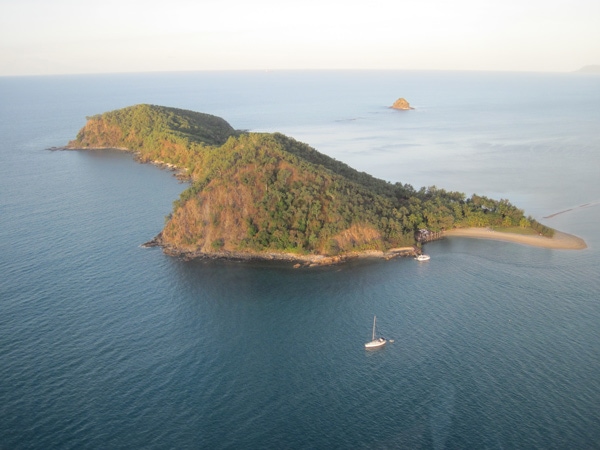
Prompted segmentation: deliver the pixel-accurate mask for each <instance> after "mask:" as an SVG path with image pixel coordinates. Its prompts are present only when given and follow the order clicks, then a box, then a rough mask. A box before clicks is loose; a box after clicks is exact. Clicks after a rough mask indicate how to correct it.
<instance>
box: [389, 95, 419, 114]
mask: <svg viewBox="0 0 600 450" xmlns="http://www.w3.org/2000/svg"><path fill="white" fill-rule="evenodd" d="M391 108H392V109H401V110H403V111H407V110H409V109H415V108H413V107H412V106H410V104H409V103H408V102H407V101H406V99H404V98H399V99H398V100H396V101H395V102H394V104H393V105H392V106H391Z"/></svg>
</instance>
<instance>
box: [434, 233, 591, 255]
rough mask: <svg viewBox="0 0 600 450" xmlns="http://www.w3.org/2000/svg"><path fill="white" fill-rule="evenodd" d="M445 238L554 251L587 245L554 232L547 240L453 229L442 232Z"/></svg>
mask: <svg viewBox="0 0 600 450" xmlns="http://www.w3.org/2000/svg"><path fill="white" fill-rule="evenodd" d="M443 236H445V237H453V236H456V237H466V238H474V239H490V240H494V241H503V242H514V243H516V244H523V245H530V246H533V247H543V248H550V249H555V250H583V249H585V248H587V244H586V243H585V241H584V240H583V239H581V238H580V237H577V236H574V235H572V234H568V233H563V232H561V231H555V232H554V236H553V237H551V238H549V237H546V236H540V235H523V234H515V233H503V232H501V231H494V230H492V229H490V228H455V229H452V230H449V231H444V234H443Z"/></svg>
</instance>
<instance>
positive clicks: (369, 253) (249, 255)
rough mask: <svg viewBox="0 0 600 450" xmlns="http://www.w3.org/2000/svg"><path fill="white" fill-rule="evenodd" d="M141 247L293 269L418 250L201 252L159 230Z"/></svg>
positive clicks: (404, 254)
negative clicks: (186, 247)
mask: <svg viewBox="0 0 600 450" xmlns="http://www.w3.org/2000/svg"><path fill="white" fill-rule="evenodd" d="M142 247H145V248H147V247H161V248H162V250H163V252H164V253H165V254H166V255H169V256H173V257H177V258H181V259H183V260H185V261H191V260H193V259H214V260H219V259H220V260H228V261H244V262H251V261H279V262H282V263H289V264H292V265H293V267H294V268H300V267H321V266H332V265H336V264H342V263H345V262H348V261H351V260H355V259H366V258H375V259H385V260H389V259H393V258H397V257H409V256H416V255H418V254H420V253H421V251H420V249H419V248H418V247H417V246H411V247H400V248H392V249H390V250H387V251H379V250H365V251H362V252H350V253H345V254H342V255H335V256H327V255H299V254H295V253H283V252H259V253H257V252H241V251H237V252H232V251H226V250H222V251H218V252H210V253H207V252H202V251H194V250H191V251H190V250H182V249H179V248H176V247H174V246H171V245H168V244H165V243H163V242H162V237H161V234H160V233H159V234H158V235H157V236H155V237H154V238H153V239H152V240H150V241H148V242H145V243H144V244H142Z"/></svg>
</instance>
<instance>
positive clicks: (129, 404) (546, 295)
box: [0, 72, 600, 449]
mask: <svg viewBox="0 0 600 450" xmlns="http://www.w3.org/2000/svg"><path fill="white" fill-rule="evenodd" d="M398 97H405V98H406V99H407V100H408V101H409V102H410V103H411V105H412V106H414V107H415V108H416V109H415V110H413V111H408V112H403V111H394V110H391V109H389V108H388V106H389V105H391V104H392V103H393V101H394V100H396V99H397V98H398ZM136 103H154V104H161V105H166V106H174V107H179V108H187V109H192V110H196V111H201V112H207V113H211V114H216V115H219V116H221V117H223V118H225V119H226V120H228V121H229V122H230V123H231V124H232V125H233V126H234V127H235V128H238V129H249V130H254V131H280V132H283V133H285V134H288V135H290V136H293V137H295V138H296V139H298V140H301V141H303V142H307V143H309V144H310V145H312V146H313V147H315V148H316V149H318V150H319V151H322V152H324V153H326V154H328V155H330V156H333V157H334V158H336V159H339V160H341V161H344V162H346V163H348V164H350V165H351V166H353V167H355V168H357V169H359V170H361V171H365V172H368V173H371V174H373V175H376V176H378V177H380V178H383V179H386V180H389V181H391V182H396V181H401V182H403V183H410V184H412V185H413V186H415V187H416V188H419V187H421V186H430V185H436V186H438V187H442V188H446V189H450V190H458V191H462V192H465V193H467V195H470V194H472V193H474V192H476V193H478V194H482V195H488V196H491V197H494V198H508V199H510V200H511V202H512V203H514V204H516V205H518V206H519V207H521V208H523V209H525V211H526V212H527V213H528V214H531V215H532V216H534V217H535V218H536V219H538V220H540V221H541V222H543V223H545V224H547V225H549V226H551V227H555V228H557V229H559V230H561V231H565V232H568V233H572V234H576V235H578V236H581V237H582V238H584V239H585V240H586V242H587V244H588V248H587V249H586V250H582V251H559V250H548V249H538V248H531V247H526V246H521V245H517V244H507V243H499V242H492V241H482V240H469V239H462V238H451V239H445V240H441V241H438V242H435V243H431V244H428V245H427V249H426V250H427V253H428V254H430V255H431V256H432V259H431V261H429V262H428V263H417V262H416V261H414V260H412V259H396V260H392V261H387V262H383V261H378V260H374V261H360V262H352V263H349V264H346V265H342V266H336V267H328V268H318V269H310V270H295V269H293V268H291V267H287V266H279V265H273V264H267V263H261V264H241V263H233V262H207V261H191V262H185V261H181V260H179V259H176V258H171V257H168V256H165V255H164V254H163V253H162V252H161V251H160V250H159V249H146V248H142V247H140V244H142V243H143V242H145V241H147V240H149V239H150V238H152V237H153V236H154V235H155V234H156V233H158V232H159V231H160V229H161V228H162V226H163V223H164V217H165V216H166V215H167V214H169V212H170V210H171V206H172V201H173V200H175V199H176V198H177V196H178V195H179V193H180V192H181V191H182V190H183V189H185V184H181V183H180V182H178V181H177V180H176V179H175V178H174V177H173V176H172V173H171V172H168V171H165V170H161V169H158V168H156V167H154V166H151V165H142V164H138V163H136V162H135V161H134V160H133V158H132V157H131V155H128V154H124V153H121V152H118V151H98V152H76V151H49V150H47V149H48V148H49V147H53V146H61V145H64V144H65V143H66V142H67V141H68V140H70V139H72V138H73V137H74V136H75V135H76V133H77V131H78V130H79V128H80V127H81V126H83V124H84V123H85V117H86V116H89V115H93V114H96V113H100V112H104V111H108V110H112V109H116V108H120V107H124V106H128V105H131V104H136ZM599 105H600V77H597V76H585V75H580V74H536V73H484V72H482V73H476V72H205V73H157V74H130V75H98V76H91V75H88V76H56V77H15V78H11V77H7V78H0V136H1V137H2V139H0V449H21V448H23V449H81V448H111V449H113V448H115V449H117V448H127V449H130V448H157V449H163V448H207V449H215V448H236V449H237V448H240V449H242V448H243V449H253V448H260V449H263V448H274V449H280V448H290V449H300V448H311V449H316V448H318V449H320V448H323V449H335V448H340V449H348V448H352V449H359V448H369V449H372V448H375V449H377V448H382V449H384V448H385V449H388V448H394V449H396V448H407V449H417V448H423V449H429V448H432V449H444V448H445V449H463V448H560V449H562V448H577V449H586V448H598V447H600V406H599V405H600V280H599V278H600V277H599V275H598V274H599V273H600V250H599V249H600V236H599V233H598V227H597V224H598V223H599V222H600V177H598V173H599V168H600V133H598V131H597V129H598V124H599V123H600V106H599ZM562 211H565V212H563V213H562V214H558V215H555V216H553V217H550V218H546V217H548V216H551V215H553V214H555V213H558V212H562ZM373 315H377V323H378V330H379V331H380V332H381V334H383V335H385V336H386V337H387V338H389V339H393V341H394V342H393V343H389V344H388V345H387V346H386V347H385V348H384V349H383V350H381V351H376V352H366V351H365V350H364V342H366V341H367V340H369V338H370V334H371V326H372V320H373Z"/></svg>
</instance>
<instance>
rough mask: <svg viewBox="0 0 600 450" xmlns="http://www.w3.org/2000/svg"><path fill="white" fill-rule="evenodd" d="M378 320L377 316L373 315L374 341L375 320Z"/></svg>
mask: <svg viewBox="0 0 600 450" xmlns="http://www.w3.org/2000/svg"><path fill="white" fill-rule="evenodd" d="M376 320H377V316H373V339H372V340H373V341H374V340H375V321H376Z"/></svg>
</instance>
